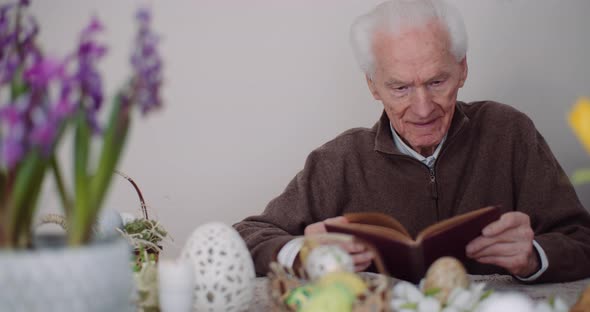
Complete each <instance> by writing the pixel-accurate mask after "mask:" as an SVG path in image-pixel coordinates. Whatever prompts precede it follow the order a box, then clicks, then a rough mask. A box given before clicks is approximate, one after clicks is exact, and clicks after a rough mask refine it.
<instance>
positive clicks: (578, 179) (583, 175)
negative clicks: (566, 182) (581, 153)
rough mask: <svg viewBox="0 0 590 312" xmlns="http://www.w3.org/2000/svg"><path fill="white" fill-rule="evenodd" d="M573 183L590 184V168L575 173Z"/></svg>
mask: <svg viewBox="0 0 590 312" xmlns="http://www.w3.org/2000/svg"><path fill="white" fill-rule="evenodd" d="M572 183H573V184H574V185H582V184H586V183H590V168H585V169H578V170H576V171H574V174H573V175H572Z"/></svg>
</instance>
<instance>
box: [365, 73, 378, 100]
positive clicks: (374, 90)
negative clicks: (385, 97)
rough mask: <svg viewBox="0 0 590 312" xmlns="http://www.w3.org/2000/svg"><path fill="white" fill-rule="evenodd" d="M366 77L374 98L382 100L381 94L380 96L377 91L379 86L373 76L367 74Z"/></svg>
mask: <svg viewBox="0 0 590 312" xmlns="http://www.w3.org/2000/svg"><path fill="white" fill-rule="evenodd" d="M365 79H367V86H368V87H369V90H370V91H371V94H372V95H373V98H374V99H375V100H377V101H381V96H379V92H377V88H376V86H375V82H374V81H373V79H371V77H369V75H367V74H365Z"/></svg>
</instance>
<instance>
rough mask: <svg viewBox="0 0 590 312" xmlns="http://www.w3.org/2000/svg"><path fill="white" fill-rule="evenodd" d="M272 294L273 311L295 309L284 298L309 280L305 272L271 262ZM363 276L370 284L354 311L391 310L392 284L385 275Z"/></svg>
mask: <svg viewBox="0 0 590 312" xmlns="http://www.w3.org/2000/svg"><path fill="white" fill-rule="evenodd" d="M268 277H269V279H270V296H271V299H272V302H273V311H281V312H283V311H294V310H293V309H292V308H291V307H289V306H288V305H287V304H285V302H284V300H283V298H284V296H285V295H286V294H287V293H289V292H290V291H291V290H293V289H295V288H297V287H299V286H303V285H305V284H307V283H308V282H309V280H308V278H307V276H306V274H305V272H304V271H303V270H299V271H298V272H295V271H294V270H293V269H291V268H287V267H284V266H282V265H280V264H279V263H277V262H272V263H271V264H270V272H269V273H268ZM361 278H363V280H364V281H365V283H366V284H367V286H368V289H369V290H368V291H367V292H366V293H365V294H363V295H361V296H359V297H358V298H357V300H356V301H355V303H354V305H353V309H352V311H354V312H389V311H392V310H391V304H390V302H391V296H392V293H391V284H390V279H389V278H388V277H387V276H385V275H378V274H370V275H369V274H361Z"/></svg>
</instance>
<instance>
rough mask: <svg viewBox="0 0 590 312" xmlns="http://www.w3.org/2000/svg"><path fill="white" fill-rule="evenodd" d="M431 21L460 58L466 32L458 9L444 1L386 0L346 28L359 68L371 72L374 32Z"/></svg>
mask: <svg viewBox="0 0 590 312" xmlns="http://www.w3.org/2000/svg"><path fill="white" fill-rule="evenodd" d="M433 20H435V21H438V22H439V23H440V25H441V26H443V27H444V28H446V30H447V32H448V34H449V39H450V44H451V51H450V52H451V53H452V54H453V56H454V57H455V58H456V59H457V61H461V60H462V59H463V58H464V57H465V54H466V53H467V32H466V30H465V24H464V23H463V17H462V16H461V13H460V12H459V10H457V8H456V7H454V6H452V5H451V4H449V3H447V2H446V1H445V0H389V1H386V2H383V3H381V4H379V5H378V6H377V7H375V8H374V9H373V10H372V11H370V12H369V13H367V14H364V15H361V16H359V17H358V18H357V19H356V20H355V21H354V23H353V24H352V27H351V29H350V42H351V45H352V49H353V52H354V54H355V57H356V59H357V62H358V63H359V66H360V68H361V69H362V70H363V72H365V74H367V75H369V77H370V76H372V74H373V73H374V72H375V64H374V63H375V60H374V55H373V49H372V48H373V37H374V35H375V32H376V31H386V32H387V33H389V34H392V35H396V34H398V33H400V32H401V31H403V30H405V29H408V28H412V27H413V28H419V27H426V25H427V24H428V23H430V22H432V21H433Z"/></svg>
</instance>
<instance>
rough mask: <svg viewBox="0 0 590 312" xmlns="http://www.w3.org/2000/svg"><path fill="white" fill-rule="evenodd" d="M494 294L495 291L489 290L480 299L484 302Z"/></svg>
mask: <svg viewBox="0 0 590 312" xmlns="http://www.w3.org/2000/svg"><path fill="white" fill-rule="evenodd" d="M492 293H494V290H493V289H489V290H487V291H486V292H484V293H483V294H482V295H481V297H479V301H482V300H484V299H486V298H487V297H489V296H490V295H491V294H492Z"/></svg>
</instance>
